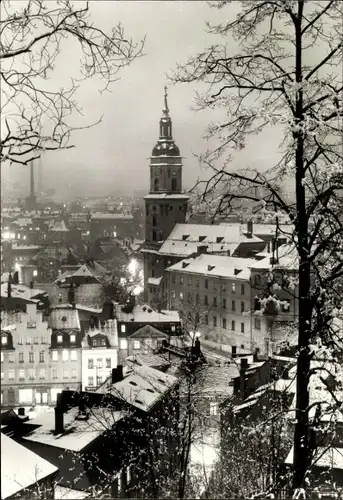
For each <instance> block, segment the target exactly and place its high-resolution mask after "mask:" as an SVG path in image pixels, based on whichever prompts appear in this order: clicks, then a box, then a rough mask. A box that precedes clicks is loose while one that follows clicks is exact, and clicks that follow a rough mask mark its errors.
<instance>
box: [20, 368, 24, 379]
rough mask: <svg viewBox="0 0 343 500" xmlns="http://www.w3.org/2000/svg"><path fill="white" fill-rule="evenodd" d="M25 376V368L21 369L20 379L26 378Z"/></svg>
mask: <svg viewBox="0 0 343 500" xmlns="http://www.w3.org/2000/svg"><path fill="white" fill-rule="evenodd" d="M24 378H25V370H19V380H24Z"/></svg>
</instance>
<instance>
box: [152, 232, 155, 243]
mask: <svg viewBox="0 0 343 500" xmlns="http://www.w3.org/2000/svg"><path fill="white" fill-rule="evenodd" d="M152 241H156V231H153V232H152Z"/></svg>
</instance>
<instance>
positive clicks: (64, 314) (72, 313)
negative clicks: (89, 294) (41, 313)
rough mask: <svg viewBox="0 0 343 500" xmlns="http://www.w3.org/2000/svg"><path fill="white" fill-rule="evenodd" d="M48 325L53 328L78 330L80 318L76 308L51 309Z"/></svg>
mask: <svg viewBox="0 0 343 500" xmlns="http://www.w3.org/2000/svg"><path fill="white" fill-rule="evenodd" d="M49 326H50V328H52V329H53V330H70V329H73V330H74V329H75V330H80V329H81V326H80V318H79V313H78V310H77V309H64V308H63V309H62V308H61V309H53V310H52V311H51V314H50V316H49Z"/></svg>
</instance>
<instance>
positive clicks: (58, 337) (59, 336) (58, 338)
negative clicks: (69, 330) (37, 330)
mask: <svg viewBox="0 0 343 500" xmlns="http://www.w3.org/2000/svg"><path fill="white" fill-rule="evenodd" d="M57 342H58V343H59V344H62V342H63V337H62V335H57Z"/></svg>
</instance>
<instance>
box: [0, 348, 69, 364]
mask: <svg viewBox="0 0 343 500" xmlns="http://www.w3.org/2000/svg"><path fill="white" fill-rule="evenodd" d="M58 352H59V351H51V356H52V361H58V358H59V354H58ZM69 353H70V354H69ZM6 354H7V360H8V362H9V363H14V362H15V353H14V352H8V353H6ZM24 354H25V353H24V352H19V353H18V361H19V363H24V362H25V361H26V360H25V357H24ZM35 354H36V353H34V352H29V353H28V360H27V361H28V362H29V363H35V362H37V361H38V360H39V362H40V363H45V362H46V354H47V353H46V352H45V351H41V352H40V353H39V356H38V359H36V356H35ZM62 359H63V361H69V359H70V361H77V351H76V349H73V350H72V351H68V350H66V349H64V350H63V351H62ZM3 361H4V352H1V362H3Z"/></svg>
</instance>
